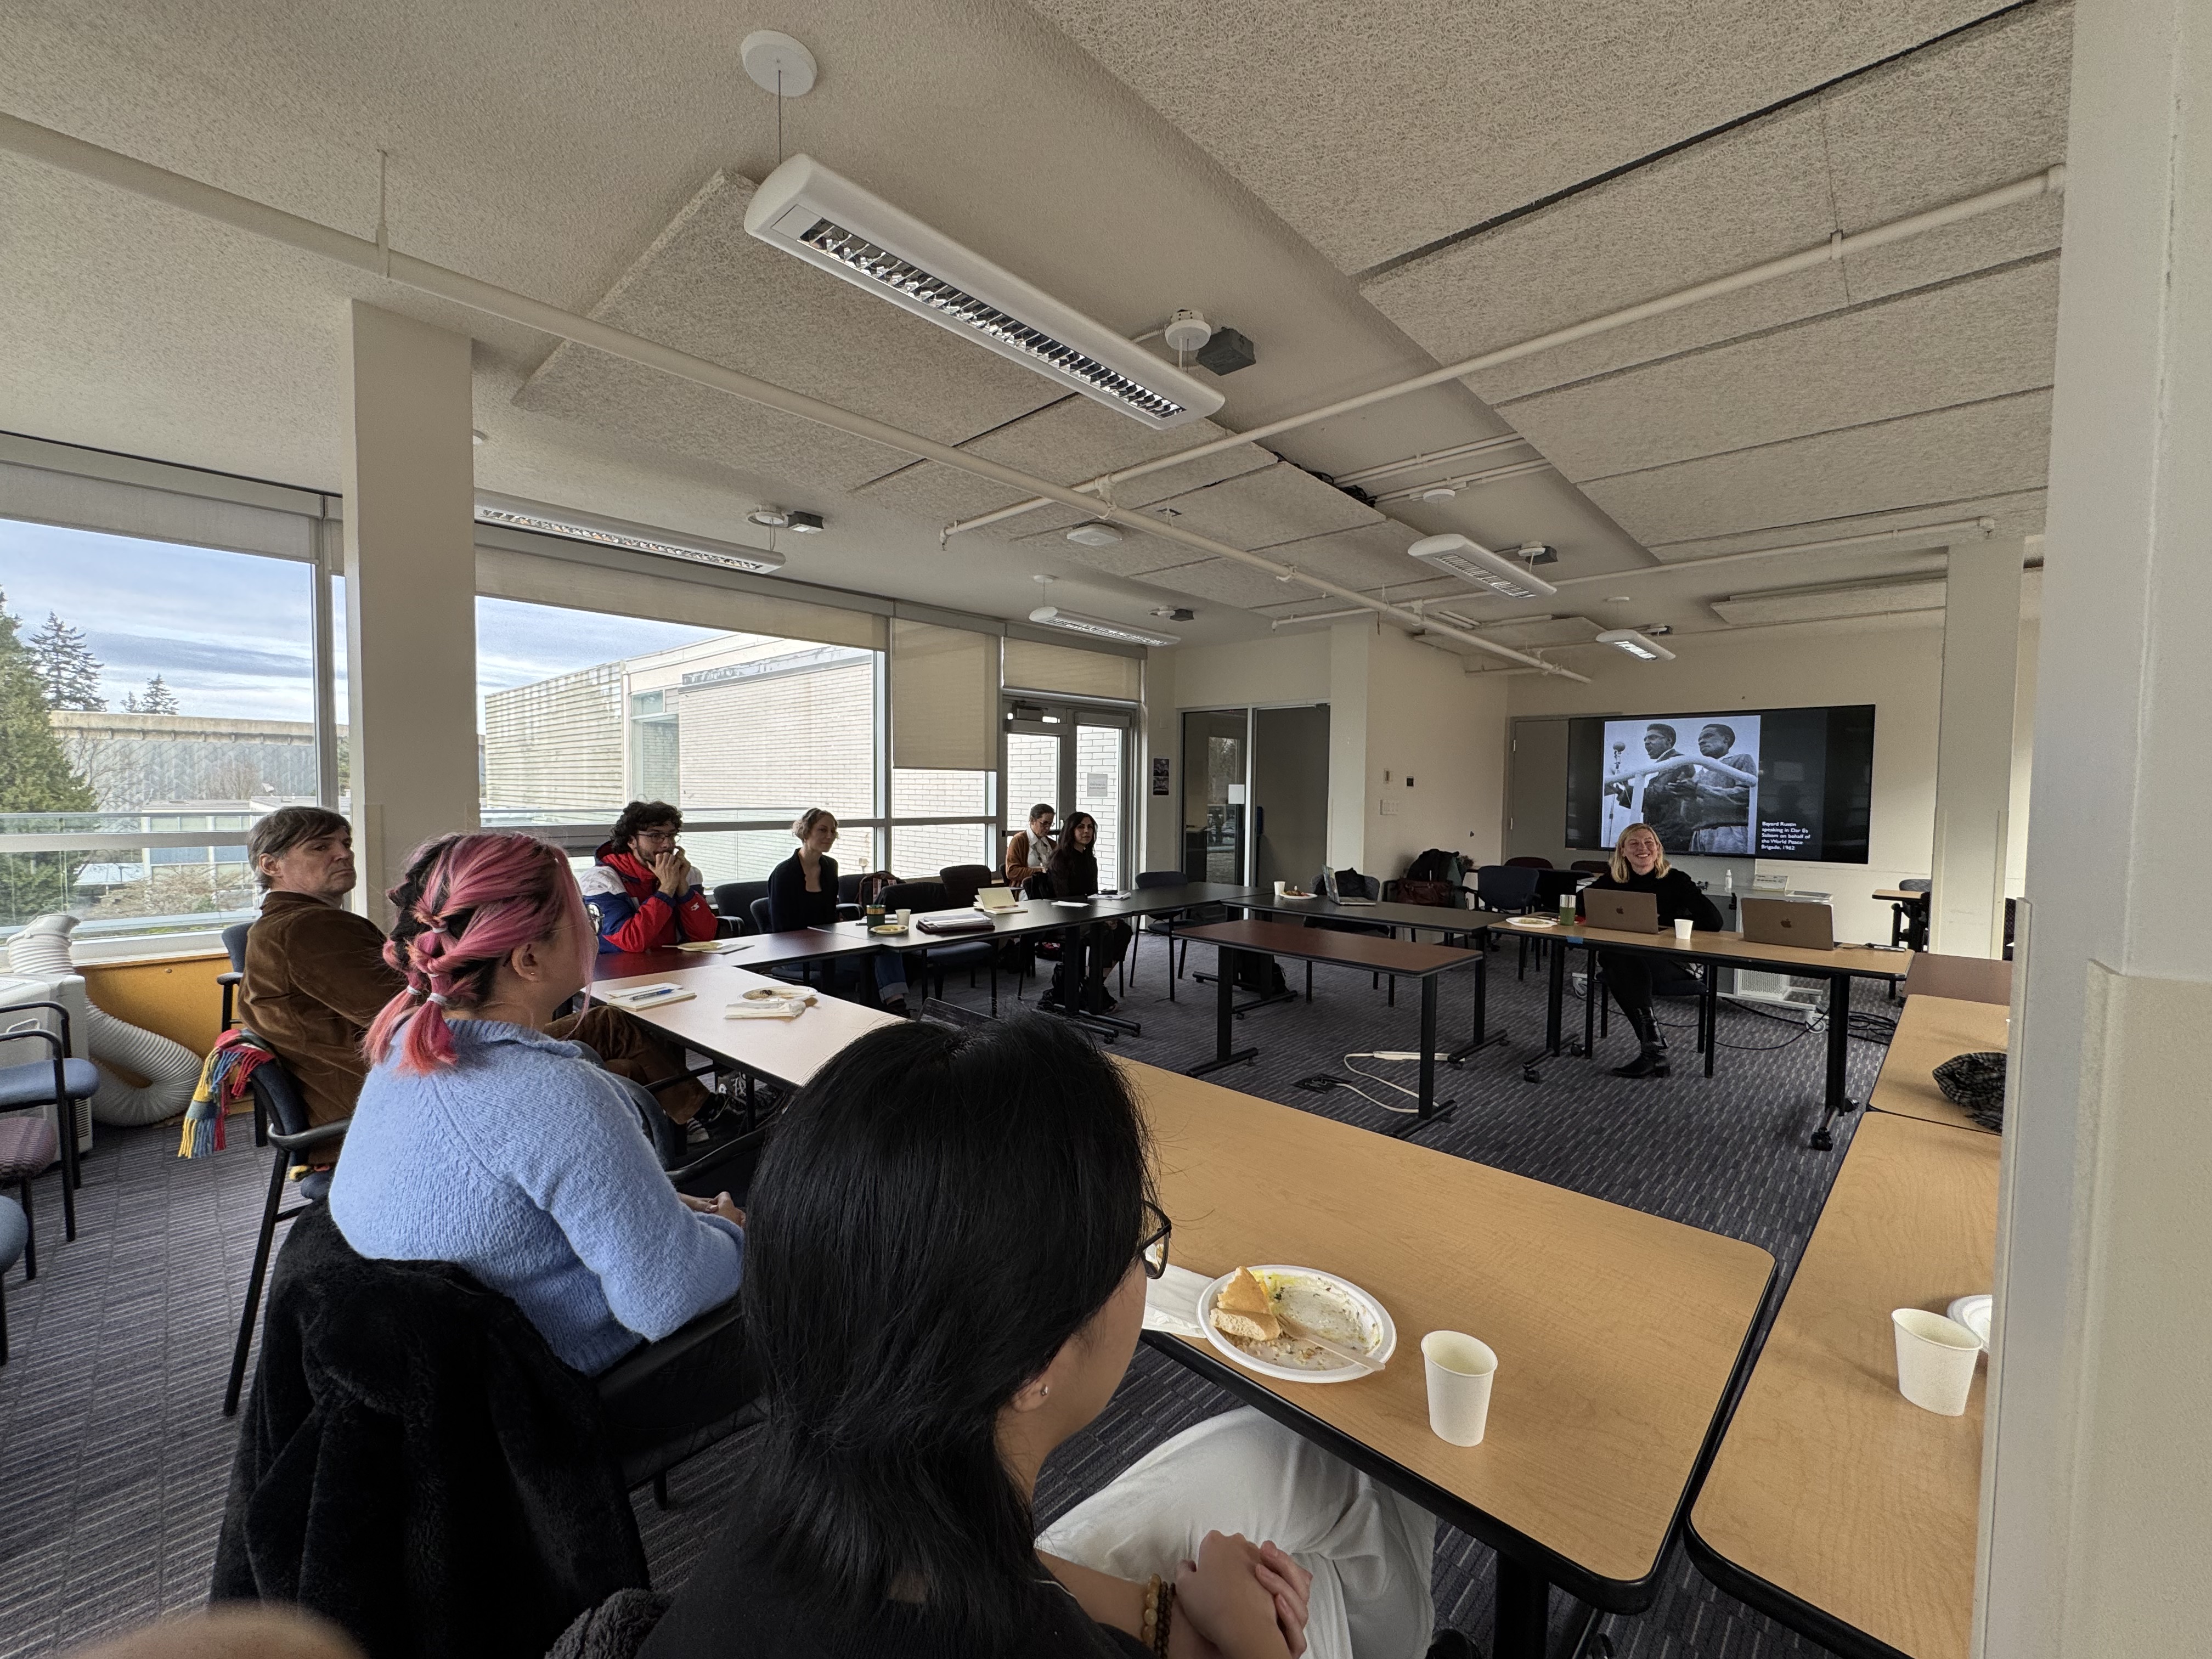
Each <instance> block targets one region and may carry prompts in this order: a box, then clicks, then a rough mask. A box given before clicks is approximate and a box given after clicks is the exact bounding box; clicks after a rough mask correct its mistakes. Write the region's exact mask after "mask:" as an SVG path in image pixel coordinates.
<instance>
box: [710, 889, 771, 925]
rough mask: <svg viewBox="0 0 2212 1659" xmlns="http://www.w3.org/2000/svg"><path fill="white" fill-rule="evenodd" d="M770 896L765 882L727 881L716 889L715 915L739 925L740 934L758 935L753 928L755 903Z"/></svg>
mask: <svg viewBox="0 0 2212 1659" xmlns="http://www.w3.org/2000/svg"><path fill="white" fill-rule="evenodd" d="M767 896H768V884H767V883H766V882H764V881H726V882H723V883H721V884H720V885H719V886H717V887H716V888H715V889H714V914H715V915H718V916H727V917H728V918H730V920H732V921H734V922H736V923H737V924H738V932H739V933H757V932H758V931H759V930H758V929H757V928H756V927H754V926H753V901H754V900H755V899H762V898H766V897H767Z"/></svg>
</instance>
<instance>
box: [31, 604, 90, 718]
mask: <svg viewBox="0 0 2212 1659" xmlns="http://www.w3.org/2000/svg"><path fill="white" fill-rule="evenodd" d="M29 643H30V647H31V656H32V659H33V661H34V662H35V663H36V664H37V665H38V673H39V678H40V680H41V681H42V682H43V683H44V684H45V686H46V707H47V708H80V709H87V710H94V711H96V710H99V709H102V708H106V707H107V699H106V698H105V697H103V696H100V668H101V666H102V665H101V663H100V659H99V658H97V657H95V656H94V655H93V654H92V647H90V646H88V645H87V644H86V643H85V640H84V631H83V630H82V629H77V628H72V627H70V625H69V624H68V623H65V622H64V621H63V620H62V619H61V618H60V617H58V616H57V615H56V614H55V613H54V612H52V611H47V612H46V626H45V627H44V628H41V629H40V630H39V631H38V632H37V633H35V634H33V635H31V638H30V641H29Z"/></svg>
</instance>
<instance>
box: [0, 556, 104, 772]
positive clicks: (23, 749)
mask: <svg viewBox="0 0 2212 1659" xmlns="http://www.w3.org/2000/svg"><path fill="white" fill-rule="evenodd" d="M6 602H7V596H6V595H5V594H4V593H0V812H88V811H92V810H93V808H94V805H95V804H96V803H95V802H94V799H93V794H92V787H91V786H90V785H89V784H88V783H86V782H85V781H84V780H83V779H82V778H81V777H79V776H77V775H76V773H75V772H73V771H71V770H70V763H69V758H68V757H67V756H65V755H64V754H63V753H62V745H61V739H60V738H57V737H56V736H55V735H54V728H53V723H52V721H51V720H48V719H47V718H46V692H45V690H44V688H43V687H42V685H41V684H40V678H39V671H38V665H37V663H36V662H35V660H34V659H33V658H32V655H31V653H30V651H29V649H28V648H27V647H26V646H25V645H24V643H23V641H22V640H21V637H20V636H19V635H17V633H16V621H15V617H12V616H10V615H9V613H8V611H7V610H6V608H5V606H6Z"/></svg>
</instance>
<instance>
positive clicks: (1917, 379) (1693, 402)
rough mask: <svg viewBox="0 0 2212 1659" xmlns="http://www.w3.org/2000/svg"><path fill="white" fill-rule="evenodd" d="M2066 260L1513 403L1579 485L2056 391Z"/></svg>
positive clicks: (1525, 425)
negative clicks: (2061, 268) (2061, 273)
mask: <svg viewBox="0 0 2212 1659" xmlns="http://www.w3.org/2000/svg"><path fill="white" fill-rule="evenodd" d="M2057 327H2058V264H2057V260H2055V259H2050V260H2043V261H2039V262H2037V263H2034V264H2025V265H2013V266H2009V267H2008V268H2006V269H2004V270H2000V271H1996V272H1994V273H1990V274H1988V275H1984V276H1974V277H1969V278H1966V279H1964V280H1962V281H1960V282H1956V283H1949V284H1947V285H1945V286H1943V287H1941V288H1936V289H1922V290H1919V291H1917V292H1915V293H1912V294H1908V295H1903V296H1900V297H1897V298H1893V299H1889V300H1886V301H1880V302H1877V303H1875V304H1872V305H1868V306H1863V307H1855V308H1852V309H1850V310H1846V311H1840V312H1831V313H1828V314H1826V315H1825V316H1821V317H1817V318H1812V319H1807V320H1805V321H1803V322H1801V323H1796V324H1794V325H1790V326H1789V327H1786V328H1782V329H1777V330H1774V331H1771V332H1769V333H1765V334H1762V335H1759V336H1757V337H1753V338H1751V339H1747V340H1739V341H1734V342H1731V343H1728V344H1724V345H1718V346H1713V347H1710V348H1707V349H1704V350H1701V351H1695V352H1690V353H1686V354H1684V355H1682V356H1676V357H1671V358H1668V359H1667V360H1666V361H1664V362H1657V363H1651V364H1647V365H1644V366H1643V367H1641V368H1634V369H1630V370H1626V371H1624V372H1623V373H1621V374H1612V375H1607V376H1606V377H1604V378H1602V379H1600V380H1588V381H1584V382H1583V383H1582V384H1581V385H1579V386H1568V387H1565V388H1563V389H1562V390H1560V391H1558V392H1545V393H1543V394H1541V396H1538V397H1534V398H1528V399H1525V400H1523V401H1522V402H1521V403H1518V404H1515V405H1514V410H1513V418H1514V420H1515V422H1516V423H1517V424H1518V425H1519V426H1520V428H1521V429H1522V431H1523V432H1524V433H1526V434H1527V435H1528V437H1529V438H1530V440H1531V441H1534V443H1535V444H1536V445H1537V446H1538V447H1541V449H1542V450H1543V452H1544V453H1545V454H1546V455H1547V456H1548V457H1550V458H1551V459H1552V461H1553V464H1554V465H1556V466H1558V468H1559V471H1561V472H1563V473H1565V475H1566V476H1567V477H1570V478H1572V479H1574V480H1576V481H1577V482H1583V481H1587V480H1589V479H1594V478H1603V477H1611V476H1613V475H1614V474H1617V473H1622V472H1633V471H1643V470H1645V469H1647V468H1650V467H1655V466H1664V465H1668V464H1670V463H1672V462H1675V461H1681V460H1687V459H1692V458H1693V457H1696V456H1699V455H1714V454H1720V453H1725V452H1727V451H1729V450H1735V449H1747V448H1750V447H1753V446H1754V445H1758V444H1764V443H1772V442H1775V441H1778V440H1782V439H1788V438H1796V437H1803V436H1806V435H1809V434H1812V433H1815V432H1823V431H1830V430H1833V429H1836V428H1842V427H1847V426H1863V425H1866V424H1869V422H1875V421H1884V420H1893V419H1895V418H1897V417H1898V416H1904V415H1913V414H1919V413H1922V412H1923V411H1925V410H1931V409H1940V408H1942V407H1945V406H1947V405H1948V404H1959V403H1969V402H1974V401H1978V400H1980V399H1984V398H1994V397H1998V396H2001V395H2002V394H2004V393H2006V392H2021V391H2026V390H2028V389H2030V388H2033V387H2037V386H2048V385H2050V384H2051V373H2052V356H2053V352H2054V349H2055V346H2056V343H2057Z"/></svg>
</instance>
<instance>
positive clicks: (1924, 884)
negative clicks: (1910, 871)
mask: <svg viewBox="0 0 2212 1659" xmlns="http://www.w3.org/2000/svg"><path fill="white" fill-rule="evenodd" d="M1897 890H1898V891H1899V892H1900V893H1929V892H1933V891H1935V890H1936V884H1935V883H1934V882H1932V881H1929V880H1927V879H1925V878H1923V877H1920V876H1915V877H1913V878H1911V880H1909V881H1900V882H1899V883H1898V884H1897Z"/></svg>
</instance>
